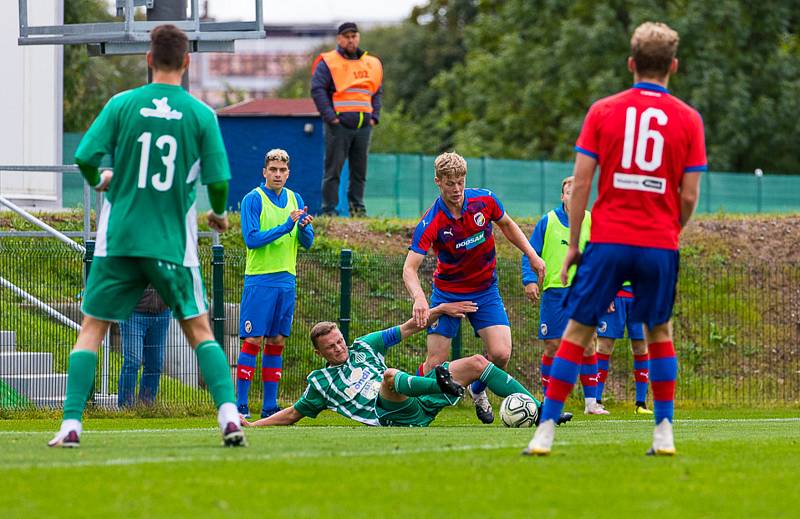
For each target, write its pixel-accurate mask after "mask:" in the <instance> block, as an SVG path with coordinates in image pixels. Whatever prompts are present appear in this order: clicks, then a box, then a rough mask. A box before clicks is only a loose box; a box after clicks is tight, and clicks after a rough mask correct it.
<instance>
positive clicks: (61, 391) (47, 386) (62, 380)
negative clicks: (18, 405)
mask: <svg viewBox="0 0 800 519" xmlns="http://www.w3.org/2000/svg"><path fill="white" fill-rule="evenodd" d="M0 378H2V379H3V381H4V382H5V383H6V384H8V385H9V386H11V387H12V388H14V390H15V391H16V392H17V393H19V394H21V395H22V396H24V397H25V398H27V399H29V400H32V399H35V398H53V397H62V396H64V395H65V394H66V393H67V375H66V374H56V375H54V374H47V375H2V376H0Z"/></svg>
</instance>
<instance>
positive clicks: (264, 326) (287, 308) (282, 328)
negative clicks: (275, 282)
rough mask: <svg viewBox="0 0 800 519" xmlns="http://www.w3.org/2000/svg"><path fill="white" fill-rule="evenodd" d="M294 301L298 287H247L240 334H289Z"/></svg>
mask: <svg viewBox="0 0 800 519" xmlns="http://www.w3.org/2000/svg"><path fill="white" fill-rule="evenodd" d="M294 301H295V289H294V288H274V287H263V286H245V287H244V289H243V290H242V304H241V306H239V337H240V338H242V339H244V338H246V337H275V336H277V335H283V336H284V337H288V336H289V334H291V332H292V321H293V320H294Z"/></svg>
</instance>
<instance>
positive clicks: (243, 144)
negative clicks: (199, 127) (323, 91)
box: [219, 115, 325, 214]
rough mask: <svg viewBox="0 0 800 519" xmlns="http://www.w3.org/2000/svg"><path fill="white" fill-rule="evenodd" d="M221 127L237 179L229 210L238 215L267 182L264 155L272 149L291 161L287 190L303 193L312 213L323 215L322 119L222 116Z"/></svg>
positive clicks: (235, 179)
mask: <svg viewBox="0 0 800 519" xmlns="http://www.w3.org/2000/svg"><path fill="white" fill-rule="evenodd" d="M307 123H311V124H312V125H313V126H314V131H313V132H312V133H311V134H308V133H306V132H305V131H304V129H303V127H304V126H305V125H306V124H307ZM219 126H220V128H221V130H222V140H223V141H225V148H226V149H227V150H228V160H229V161H230V163H231V175H232V177H233V178H232V179H231V183H230V192H229V195H228V208H229V209H231V210H234V211H238V210H239V205H240V204H241V201H242V198H243V197H244V195H246V194H247V193H249V192H250V191H251V190H252V189H253V188H255V187H256V186H257V185H259V184H261V183H263V182H264V177H263V175H262V173H261V170H262V168H263V166H264V154H265V153H266V152H267V151H269V150H270V149H272V148H283V149H284V150H286V151H287V152H289V157H290V158H291V164H290V170H291V173H290V174H289V181H288V182H287V183H286V186H287V187H288V188H289V189H291V190H292V191H296V192H298V193H300V195H301V196H302V197H303V200H304V201H305V203H306V205H307V206H308V211H309V212H310V213H312V214H317V213H318V212H319V209H320V202H321V196H322V195H321V189H320V185H321V183H322V170H323V165H324V160H325V143H324V140H323V137H322V119H321V118H320V117H266V116H265V117H241V116H238V117H237V116H224V115H221V116H220V117H219Z"/></svg>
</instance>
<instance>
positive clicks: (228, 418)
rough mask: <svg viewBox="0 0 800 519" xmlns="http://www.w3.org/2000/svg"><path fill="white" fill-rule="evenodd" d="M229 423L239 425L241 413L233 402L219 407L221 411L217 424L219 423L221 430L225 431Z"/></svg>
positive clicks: (218, 414) (218, 412)
mask: <svg viewBox="0 0 800 519" xmlns="http://www.w3.org/2000/svg"><path fill="white" fill-rule="evenodd" d="M229 422H234V423H237V424H238V423H239V411H238V410H237V409H236V404H234V403H233V402H225V403H224V404H222V405H221V406H219V411H217V423H219V428H220V429H223V430H224V429H225V426H226V425H228V423H229Z"/></svg>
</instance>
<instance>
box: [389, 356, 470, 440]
mask: <svg viewBox="0 0 800 519" xmlns="http://www.w3.org/2000/svg"><path fill="white" fill-rule="evenodd" d="M448 364H449V363H448V362H445V363H444V366H445V367H447V365H448ZM425 377H426V378H436V374H435V373H434V372H433V370H431V372H430V373H428V374H427V375H425ZM459 400H461V399H460V398H458V397H456V396H450V395H445V394H441V395H422V396H416V397H414V396H410V397H408V398H407V399H406V400H403V401H402V402H392V401H390V400H385V399H383V398H381V397H380V396H379V397H378V402H377V405H376V406H375V411H376V412H377V414H378V421H379V422H380V424H381V425H383V426H388V427H427V426H428V425H429V424H430V423H431V422H432V421H433V420H434V418H436V415H438V414H439V411H441V410H442V409H444V408H445V407H449V406H451V405H456V404H457V403H458V401H459Z"/></svg>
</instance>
